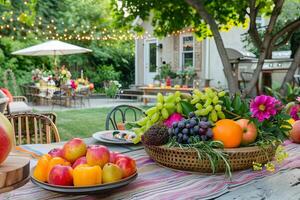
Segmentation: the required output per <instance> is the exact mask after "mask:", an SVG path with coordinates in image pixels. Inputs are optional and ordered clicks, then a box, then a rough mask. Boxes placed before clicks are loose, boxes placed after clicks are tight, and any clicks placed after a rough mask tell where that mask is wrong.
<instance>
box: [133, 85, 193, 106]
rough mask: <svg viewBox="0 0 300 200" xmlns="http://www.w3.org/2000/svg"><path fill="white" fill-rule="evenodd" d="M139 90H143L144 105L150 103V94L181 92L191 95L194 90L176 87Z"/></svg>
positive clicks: (143, 88)
mask: <svg viewBox="0 0 300 200" xmlns="http://www.w3.org/2000/svg"><path fill="white" fill-rule="evenodd" d="M139 89H141V90H143V101H144V104H145V105H147V103H148V98H149V97H148V96H149V94H157V93H158V92H161V93H162V94H165V93H170V92H176V91H180V92H182V93H190V92H192V91H193V90H194V89H193V88H174V87H139Z"/></svg>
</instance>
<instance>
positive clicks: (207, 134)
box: [206, 128, 213, 138]
mask: <svg viewBox="0 0 300 200" xmlns="http://www.w3.org/2000/svg"><path fill="white" fill-rule="evenodd" d="M206 136H207V137H209V138H212V137H213V132H212V130H211V128H209V129H208V130H207V132H206Z"/></svg>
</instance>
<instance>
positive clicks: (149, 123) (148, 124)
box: [146, 120, 152, 130]
mask: <svg viewBox="0 0 300 200" xmlns="http://www.w3.org/2000/svg"><path fill="white" fill-rule="evenodd" d="M151 126H152V122H151V120H148V121H147V124H146V130H148V129H149V128H150V127H151Z"/></svg>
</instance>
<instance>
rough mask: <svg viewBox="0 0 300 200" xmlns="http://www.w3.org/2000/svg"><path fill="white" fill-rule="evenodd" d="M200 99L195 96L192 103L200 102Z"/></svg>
mask: <svg viewBox="0 0 300 200" xmlns="http://www.w3.org/2000/svg"><path fill="white" fill-rule="evenodd" d="M199 101H200V99H199V97H197V96H196V97H194V98H193V99H192V101H191V104H196V103H198V102H199Z"/></svg>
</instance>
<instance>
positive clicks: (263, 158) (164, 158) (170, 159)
mask: <svg viewBox="0 0 300 200" xmlns="http://www.w3.org/2000/svg"><path fill="white" fill-rule="evenodd" d="M275 149H276V148H275V147H272V146H269V147H267V148H264V149H262V148H259V147H242V148H231V149H224V150H220V151H223V152H224V153H226V154H227V155H228V161H229V163H230V165H231V171H237V170H244V169H249V168H251V167H252V166H253V162H258V163H262V164H264V163H267V162H268V161H270V160H272V158H273V157H274V155H275ZM145 150H146V152H147V153H148V155H149V156H150V157H151V158H152V159H153V160H154V161H155V162H157V163H159V164H161V165H163V166H166V167H170V168H173V169H179V170H185V171H196V172H203V173H211V172H212V170H211V166H210V162H209V160H208V159H202V160H200V159H199V158H198V155H197V152H196V150H193V149H181V148H177V147H172V148H170V147H166V146H147V145H145ZM216 172H225V163H224V162H223V161H220V162H219V165H218V167H217V170H216Z"/></svg>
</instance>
